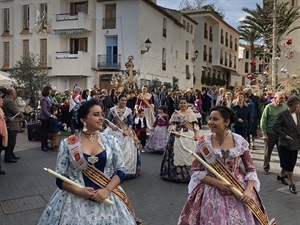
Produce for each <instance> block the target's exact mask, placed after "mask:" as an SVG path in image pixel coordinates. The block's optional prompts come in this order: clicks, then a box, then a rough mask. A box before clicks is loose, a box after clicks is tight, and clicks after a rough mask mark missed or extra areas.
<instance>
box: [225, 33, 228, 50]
mask: <svg viewBox="0 0 300 225" xmlns="http://www.w3.org/2000/svg"><path fill="white" fill-rule="evenodd" d="M225 45H226V46H227V47H228V33H227V32H226V33H225Z"/></svg>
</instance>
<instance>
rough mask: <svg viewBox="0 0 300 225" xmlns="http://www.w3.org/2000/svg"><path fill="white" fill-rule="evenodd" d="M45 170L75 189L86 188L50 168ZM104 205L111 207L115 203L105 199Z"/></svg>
mask: <svg viewBox="0 0 300 225" xmlns="http://www.w3.org/2000/svg"><path fill="white" fill-rule="evenodd" d="M44 170H45V171H46V172H48V173H50V174H51V175H53V176H55V177H57V178H59V179H61V180H63V181H64V182H66V183H68V184H71V185H73V186H75V187H78V188H84V187H83V186H81V185H80V184H77V183H76V182H74V181H72V180H70V179H69V178H67V177H64V176H62V175H60V174H59V173H57V172H55V171H53V170H51V169H49V168H44ZM104 203H106V204H109V205H112V204H113V201H111V200H109V199H105V200H104Z"/></svg>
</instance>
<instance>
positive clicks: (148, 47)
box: [141, 38, 152, 54]
mask: <svg viewBox="0 0 300 225" xmlns="http://www.w3.org/2000/svg"><path fill="white" fill-rule="evenodd" d="M151 45H152V42H151V41H150V40H149V38H148V39H147V40H146V41H145V46H146V48H147V50H142V51H141V53H142V54H144V53H146V52H148V51H149V49H150V48H151Z"/></svg>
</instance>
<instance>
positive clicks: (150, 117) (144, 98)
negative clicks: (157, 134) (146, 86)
mask: <svg viewBox="0 0 300 225" xmlns="http://www.w3.org/2000/svg"><path fill="white" fill-rule="evenodd" d="M147 103H148V104H147ZM151 104H153V102H152V95H151V94H149V93H146V95H143V94H142V93H140V94H139V95H138V96H137V99H136V103H135V105H138V109H144V112H145V117H146V119H147V122H148V125H149V126H150V127H152V125H153V123H154V120H155V117H154V109H151V108H150V107H149V105H151ZM147 133H148V132H147Z"/></svg>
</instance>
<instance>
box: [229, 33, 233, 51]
mask: <svg viewBox="0 0 300 225" xmlns="http://www.w3.org/2000/svg"><path fill="white" fill-rule="evenodd" d="M232 45H233V43H232V35H230V45H229V47H230V48H232Z"/></svg>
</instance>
